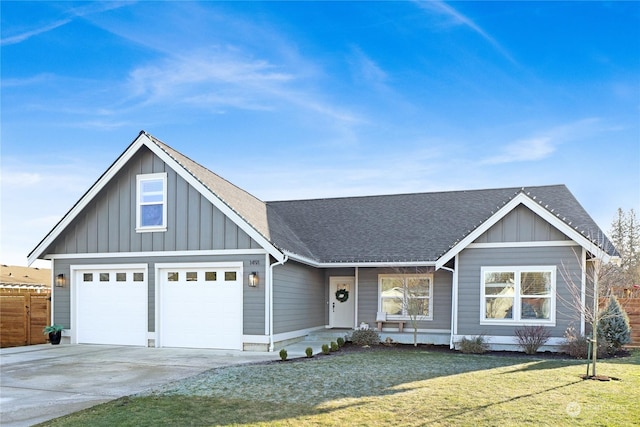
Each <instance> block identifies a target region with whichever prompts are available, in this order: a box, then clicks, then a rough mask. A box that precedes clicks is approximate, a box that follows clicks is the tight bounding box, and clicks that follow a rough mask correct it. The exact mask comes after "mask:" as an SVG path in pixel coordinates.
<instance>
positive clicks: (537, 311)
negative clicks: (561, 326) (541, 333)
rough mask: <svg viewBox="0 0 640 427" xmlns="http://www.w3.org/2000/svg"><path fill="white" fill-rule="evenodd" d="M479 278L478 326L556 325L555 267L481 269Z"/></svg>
mask: <svg viewBox="0 0 640 427" xmlns="http://www.w3.org/2000/svg"><path fill="white" fill-rule="evenodd" d="M481 275H482V283H481V289H482V291H481V294H482V296H481V298H482V301H481V315H480V320H481V323H485V324H499V323H502V324H515V323H518V324H553V323H555V306H556V267H555V266H545V267H482V269H481Z"/></svg>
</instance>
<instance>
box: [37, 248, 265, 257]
mask: <svg viewBox="0 0 640 427" xmlns="http://www.w3.org/2000/svg"><path fill="white" fill-rule="evenodd" d="M263 254H267V251H266V250H264V249H212V250H205V251H198V250H194V251H162V252H160V251H159V252H153V251H145V252H100V253H98V252H94V253H85V254H50V255H49V256H47V258H46V259H51V260H56V259H86V258H140V257H142V258H149V257H179V256H217V255H263Z"/></svg>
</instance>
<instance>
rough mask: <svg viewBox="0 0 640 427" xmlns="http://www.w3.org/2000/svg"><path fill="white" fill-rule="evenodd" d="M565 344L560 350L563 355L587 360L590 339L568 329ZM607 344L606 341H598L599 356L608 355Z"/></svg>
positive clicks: (565, 334)
mask: <svg viewBox="0 0 640 427" xmlns="http://www.w3.org/2000/svg"><path fill="white" fill-rule="evenodd" d="M564 337H565V342H564V343H563V344H562V346H561V347H560V349H561V350H562V352H563V353H566V354H568V355H569V356H571V357H575V358H576V359H586V358H587V356H588V351H589V338H588V337H586V336H584V335H581V334H579V333H578V331H576V330H575V328H573V327H570V328H568V329H567V330H566V331H565V333H564ZM606 351H607V343H606V342H605V341H604V340H598V354H601V355H602V354H606Z"/></svg>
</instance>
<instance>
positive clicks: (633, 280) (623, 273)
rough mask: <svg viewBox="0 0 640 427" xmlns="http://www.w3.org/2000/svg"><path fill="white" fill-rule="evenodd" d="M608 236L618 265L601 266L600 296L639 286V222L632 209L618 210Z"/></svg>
mask: <svg viewBox="0 0 640 427" xmlns="http://www.w3.org/2000/svg"><path fill="white" fill-rule="evenodd" d="M609 236H610V238H611V242H612V243H613V245H614V246H615V247H616V249H617V250H618V252H619V253H620V265H614V264H608V265H605V266H603V269H602V272H601V277H600V295H601V296H607V295H610V294H611V293H612V291H614V290H616V289H633V285H640V221H638V218H637V217H636V213H635V211H634V210H633V209H631V210H629V212H625V211H623V210H622V209H621V208H618V212H617V216H616V218H615V219H614V220H613V222H612V223H611V229H610V230H609Z"/></svg>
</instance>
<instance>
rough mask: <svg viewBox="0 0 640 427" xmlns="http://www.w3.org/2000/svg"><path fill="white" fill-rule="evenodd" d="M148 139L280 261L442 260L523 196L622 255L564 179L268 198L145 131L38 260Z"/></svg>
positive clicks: (571, 230) (584, 241)
mask: <svg viewBox="0 0 640 427" xmlns="http://www.w3.org/2000/svg"><path fill="white" fill-rule="evenodd" d="M142 145H146V146H147V147H149V148H150V149H151V150H152V151H154V152H155V153H156V154H158V155H159V156H160V157H161V158H163V160H165V161H166V162H168V164H170V166H171V167H173V168H175V169H177V170H176V171H177V172H178V173H179V174H181V175H182V176H183V177H185V178H187V179H188V181H189V182H191V183H192V184H193V185H196V187H197V188H198V189H199V191H201V192H202V193H203V194H204V195H205V197H207V198H208V199H209V200H211V201H212V202H213V203H214V204H215V205H216V206H218V207H219V208H222V209H223V212H225V213H226V214H229V215H232V217H233V218H235V220H236V222H241V223H242V224H239V225H240V226H241V227H242V228H243V229H244V230H245V231H247V232H248V233H249V234H250V235H251V236H252V237H253V238H254V239H258V240H259V242H260V241H261V242H262V244H265V245H266V246H268V247H269V248H270V250H269V249H268V250H269V252H270V253H271V254H272V255H274V256H276V258H278V259H280V260H282V257H279V256H277V255H278V254H275V252H274V251H276V250H277V251H280V252H282V253H284V254H287V255H289V256H292V257H295V258H297V259H299V260H302V261H306V262H309V263H312V264H317V265H325V264H327V265H332V264H340V263H345V264H350V263H431V264H436V263H439V265H438V266H442V265H443V264H444V262H446V261H448V260H449V259H450V258H451V257H453V256H454V255H455V254H456V253H458V252H459V251H460V250H461V249H462V248H463V247H464V246H466V245H467V244H468V243H470V239H471V238H475V237H477V235H478V234H479V233H480V232H482V231H484V229H483V225H486V224H493V223H495V222H496V221H498V220H499V219H500V218H502V217H503V216H504V215H505V214H506V213H508V211H510V210H511V209H513V208H514V207H515V206H517V205H518V204H521V203H523V204H525V205H527V206H528V207H529V208H531V209H533V210H534V212H536V213H537V214H538V215H540V216H543V217H544V218H545V219H546V220H548V221H549V222H551V223H552V224H553V225H555V226H556V227H557V228H559V229H560V230H561V231H562V232H564V233H565V234H566V235H567V236H568V237H570V238H572V239H573V240H576V241H578V243H580V244H581V245H582V246H584V247H587V246H595V247H597V248H599V249H600V250H602V251H603V253H605V254H608V255H617V252H616V251H615V248H614V247H613V245H612V244H611V243H610V242H609V240H608V239H607V238H606V236H605V235H604V233H603V232H602V231H601V230H600V229H599V228H598V226H597V225H596V223H595V222H594V221H593V219H592V218H591V217H590V216H589V214H587V212H586V211H585V210H584V208H583V207H582V206H581V205H580V203H578V201H577V200H576V199H575V197H574V196H573V195H572V194H571V192H570V191H569V190H568V189H567V188H566V187H565V186H564V185H552V186H541V187H527V188H515V187H514V188H499V189H489V190H470V191H448V192H435V193H414V194H396V195H384V196H368V197H344V198H327V199H313V200H293V201H276V202H263V201H261V200H260V199H258V198H257V197H255V196H253V195H251V194H250V193H248V192H247V191H245V190H243V189H241V188H239V187H237V186H235V185H233V184H231V183H230V182H229V181H227V180H225V179H224V178H222V177H220V176H219V175H217V174H215V173H213V172H212V171H210V170H209V169H207V168H205V167H204V166H202V165H200V164H198V163H197V162H195V161H193V160H191V159H190V158H188V157H186V156H185V155H183V154H181V153H180V152H178V151H176V150H174V149H173V148H171V147H169V146H168V145H166V144H165V143H163V142H161V141H160V140H158V139H157V138H155V137H153V136H151V135H149V134H147V133H146V132H144V131H143V132H141V133H140V135H139V136H138V138H137V139H136V140H135V141H134V142H133V143H132V144H131V145H130V146H129V148H127V150H126V151H125V153H123V155H121V156H120V158H118V160H116V162H115V163H114V164H113V165H112V166H111V168H110V169H109V170H108V171H107V172H105V174H103V176H102V177H101V178H100V179H99V180H98V182H96V184H94V186H93V187H92V188H91V189H90V190H89V191H88V192H87V193H86V194H85V195H84V196H83V198H82V199H81V200H80V201H79V202H78V203H76V205H75V206H74V207H73V208H72V209H71V211H69V213H67V215H65V217H64V218H63V219H62V220H61V221H60V222H59V223H58V224H57V225H56V227H55V228H54V229H53V230H52V231H51V232H50V233H49V234H48V235H47V237H45V239H43V241H42V242H41V243H40V244H39V245H38V247H36V249H34V250H33V251H32V253H31V254H30V255H29V258H30V260H33V259H36V258H38V257H39V256H41V255H43V254H44V251H46V249H47V247H48V244H49V243H50V242H51V241H53V239H54V238H55V237H57V236H58V235H59V234H60V233H61V232H62V231H63V229H64V227H65V226H66V225H67V224H69V222H70V221H71V220H72V219H73V218H74V217H75V215H77V214H78V213H79V211H80V210H81V209H82V208H83V207H84V206H86V204H87V203H88V202H89V201H90V200H91V199H92V198H93V197H95V196H96V195H97V193H98V191H99V190H100V188H102V187H103V186H104V185H106V182H107V181H108V180H109V179H110V178H111V177H112V176H113V175H114V174H115V173H116V172H117V170H119V168H121V167H122V166H123V165H124V163H126V161H128V159H129V158H131V156H132V155H133V154H134V152H135V151H137V150H138V149H139V148H140V147H141V146H142ZM205 193H206V194H205ZM233 218H232V219H233Z"/></svg>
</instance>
